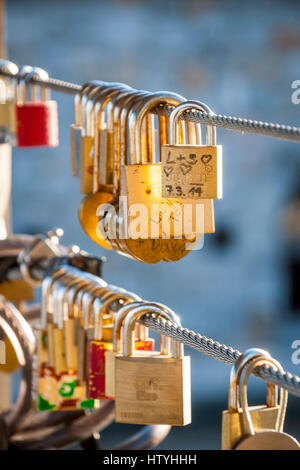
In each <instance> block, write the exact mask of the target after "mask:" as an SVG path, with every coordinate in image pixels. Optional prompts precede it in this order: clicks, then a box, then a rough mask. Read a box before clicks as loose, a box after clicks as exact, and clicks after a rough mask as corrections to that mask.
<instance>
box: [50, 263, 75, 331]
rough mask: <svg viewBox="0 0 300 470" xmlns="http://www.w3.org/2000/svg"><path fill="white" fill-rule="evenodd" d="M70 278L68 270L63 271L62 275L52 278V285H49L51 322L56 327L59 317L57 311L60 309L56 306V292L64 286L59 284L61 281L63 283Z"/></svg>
mask: <svg viewBox="0 0 300 470" xmlns="http://www.w3.org/2000/svg"><path fill="white" fill-rule="evenodd" d="M71 278H72V275H71V274H70V273H68V272H65V273H64V274H63V275H62V276H59V277H58V278H56V279H55V280H54V282H53V284H52V287H51V301H52V312H50V313H52V323H53V324H54V325H55V326H57V327H58V322H59V319H58V317H59V311H60V308H59V307H58V296H57V293H58V291H59V289H61V288H64V287H65V284H61V283H64V282H66V281H68V280H69V279H71Z"/></svg>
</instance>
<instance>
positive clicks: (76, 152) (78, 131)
mask: <svg viewBox="0 0 300 470" xmlns="http://www.w3.org/2000/svg"><path fill="white" fill-rule="evenodd" d="M82 136H83V127H82V126H79V125H77V124H71V125H70V139H71V166H72V175H73V176H78V175H79V169H80V141H81V138H82Z"/></svg>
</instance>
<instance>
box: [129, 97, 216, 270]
mask: <svg viewBox="0 0 300 470" xmlns="http://www.w3.org/2000/svg"><path fill="white" fill-rule="evenodd" d="M180 100H183V98H182V97H178V95H173V94H170V95H168V94H166V93H163V92H162V93H156V94H154V96H153V97H150V98H148V99H146V100H144V102H142V104H139V106H137V107H136V109H135V110H134V109H131V110H130V113H129V119H128V130H127V135H128V142H127V146H128V154H127V155H128V157H127V163H129V164H127V165H124V166H123V165H122V166H121V196H123V197H125V198H127V205H128V210H129V211H130V208H131V207H134V205H135V204H139V205H142V207H143V210H145V215H144V214H142V216H143V222H144V223H143V224H141V223H140V221H139V225H138V226H139V227H141V226H142V225H143V229H142V230H141V231H140V233H139V234H137V235H136V234H135V233H132V231H131V228H132V226H133V224H134V223H135V222H134V219H135V218H136V215H135V214H134V215H133V216H129V218H128V221H127V226H128V227H129V236H127V238H126V240H125V242H126V245H127V247H128V248H129V251H130V252H132V253H133V254H134V255H136V256H137V258H139V259H141V260H144V261H145V262H149V263H156V262H158V261H160V260H165V261H175V260H177V259H180V258H182V257H183V256H186V255H187V254H188V253H189V249H187V242H189V243H190V244H191V243H193V242H194V243H195V242H196V241H197V239H198V238H199V237H198V234H195V233H189V234H188V237H186V236H185V235H184V233H183V230H182V224H183V221H184V219H183V218H182V215H181V222H180V214H179V215H178V214H177V212H178V210H180V211H181V214H182V209H184V205H185V204H186V203H191V204H192V205H193V204H194V201H192V200H188V201H184V202H182V201H181V200H180V199H176V200H174V199H173V200H170V199H166V198H162V196H161V163H157V162H156V161H155V159H154V156H153V155H152V158H151V159H150V160H149V159H148V161H147V162H143V161H142V159H141V149H140V129H141V122H142V120H143V117H144V116H145V115H146V114H147V112H148V111H149V110H150V109H151V108H153V107H155V106H156V105H158V104H159V103H161V102H164V101H165V102H168V103H169V104H173V105H174V104H178V102H179V101H180ZM164 131H165V129H164V130H163V131H162V130H161V129H160V136H161V138H160V142H163V139H164V138H165V137H164V135H165V132H164ZM207 205H208V209H209V208H210V211H208V212H209V214H208V215H209V216H210V218H209V217H207V220H208V219H210V220H213V213H212V201H207ZM140 207H141V206H140ZM156 208H159V211H158V212H157V214H155V216H154V215H153V213H152V211H153V209H156ZM172 211H173V219H172ZM124 217H127V214H125V215H124ZM170 217H171V220H172V222H171V223H170ZM144 219H145V220H144ZM154 219H155V220H154ZM177 219H178V220H179V226H180V227H179V228H180V231H181V238H180V237H178V236H177V235H178V234H177V232H176V230H178V228H177V226H176V222H177ZM164 221H167V223H168V225H169V227H168V228H169V233H164V230H165V228H164V226H163V223H162V222H164ZM213 229H214V227H213V226H212V227H211V230H213ZM153 231H154V232H155V233H154V235H153V233H152V232H153ZM207 231H208V230H207ZM203 232H204V230H203V229H202V233H203ZM182 235H183V236H182Z"/></svg>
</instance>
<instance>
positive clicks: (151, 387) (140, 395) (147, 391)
mask: <svg viewBox="0 0 300 470" xmlns="http://www.w3.org/2000/svg"><path fill="white" fill-rule="evenodd" d="M134 387H135V389H136V391H137V393H136V399H137V400H139V401H142V400H146V401H156V400H158V398H159V397H158V394H157V393H156V392H158V391H161V390H163V387H162V386H161V385H160V379H159V378H158V377H153V378H151V377H150V378H149V377H139V378H138V379H136V380H135V381H134Z"/></svg>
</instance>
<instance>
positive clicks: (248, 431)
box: [240, 355, 288, 436]
mask: <svg viewBox="0 0 300 470" xmlns="http://www.w3.org/2000/svg"><path fill="white" fill-rule="evenodd" d="M265 365H269V366H273V367H275V369H276V370H277V371H279V372H280V373H282V372H283V368H282V366H281V364H280V363H279V362H278V361H276V360H275V359H273V358H272V357H268V356H263V355H262V356H260V357H256V358H255V359H253V360H252V361H251V362H250V364H249V366H248V367H247V370H246V372H245V374H244V377H243V380H242V383H241V385H240V401H241V408H242V411H243V414H242V419H243V433H244V434H245V435H251V436H254V434H255V429H254V426H253V422H252V419H251V416H250V413H249V405H248V397H247V385H248V380H249V377H250V375H251V374H252V372H253V371H254V369H255V368H256V367H258V366H265ZM268 384H269V382H268V383H267V386H268ZM272 385H273V384H272ZM277 390H278V387H277V386H276V387H275V389H274V392H273V395H274V398H273V400H274V401H275V403H274V405H273V406H276V405H277ZM287 402H288V391H287V390H286V389H284V388H282V387H281V388H280V401H279V413H278V416H277V419H276V425H275V431H277V432H282V431H283V426H284V420H285V414H286V408H287Z"/></svg>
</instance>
